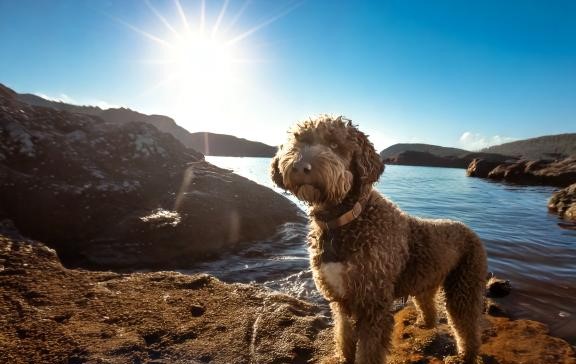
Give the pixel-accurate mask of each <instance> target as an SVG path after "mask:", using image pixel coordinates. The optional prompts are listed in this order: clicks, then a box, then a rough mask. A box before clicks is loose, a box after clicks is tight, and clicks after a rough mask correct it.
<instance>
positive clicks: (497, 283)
mask: <svg viewBox="0 0 576 364" xmlns="http://www.w3.org/2000/svg"><path fill="white" fill-rule="evenodd" d="M511 291H512V284H511V283H510V281H508V280H504V279H500V278H497V277H495V276H492V277H490V279H489V280H488V282H487V283H486V296H487V297H491V298H501V297H506V296H508V295H509V294H510V292H511Z"/></svg>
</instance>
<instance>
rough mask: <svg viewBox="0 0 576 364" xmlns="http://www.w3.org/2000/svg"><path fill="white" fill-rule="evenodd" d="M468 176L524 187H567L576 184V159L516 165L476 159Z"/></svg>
mask: <svg viewBox="0 0 576 364" xmlns="http://www.w3.org/2000/svg"><path fill="white" fill-rule="evenodd" d="M466 175H467V176H469V177H479V178H488V179H491V180H494V181H502V182H509V183H516V184H523V185H546V186H556V187H566V186H569V185H571V184H573V183H576V157H570V158H565V159H561V160H556V161H546V160H520V161H517V162H514V163H499V162H495V161H491V160H486V159H481V158H475V159H474V160H472V162H471V163H470V164H469V165H468V168H467V170H466Z"/></svg>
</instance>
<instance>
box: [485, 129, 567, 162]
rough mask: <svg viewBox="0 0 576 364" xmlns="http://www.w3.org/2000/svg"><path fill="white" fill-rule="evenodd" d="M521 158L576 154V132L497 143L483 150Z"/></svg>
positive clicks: (532, 158) (564, 156)
mask: <svg viewBox="0 0 576 364" xmlns="http://www.w3.org/2000/svg"><path fill="white" fill-rule="evenodd" d="M482 152H487V153H499V154H506V155H511V156H515V157H518V158H521V159H529V160H535V159H563V158H566V157H570V156H576V133H570V134H557V135H546V136H541V137H538V138H530V139H524V140H518V141H515V142H510V143H505V144H501V145H495V146H492V147H488V148H485V149H483V150H482Z"/></svg>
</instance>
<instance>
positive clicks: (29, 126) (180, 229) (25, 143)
mask: <svg viewBox="0 0 576 364" xmlns="http://www.w3.org/2000/svg"><path fill="white" fill-rule="evenodd" d="M1 90H2V92H1V94H0V216H2V217H5V218H6V217H8V218H10V219H12V220H13V221H14V222H15V224H16V226H17V227H18V228H19V229H20V230H21V231H22V232H23V233H25V234H26V235H27V236H31V237H33V238H35V239H39V240H42V241H45V242H46V243H48V244H49V245H50V246H51V247H54V248H55V249H56V250H57V251H58V253H59V254H60V256H61V257H62V258H63V261H64V262H65V263H66V264H68V265H82V266H85V267H101V268H145V267H147V268H150V267H163V268H170V267H182V266H186V264H188V263H189V262H190V261H193V260H195V259H199V258H202V257H205V256H206V255H212V254H216V253H218V252H221V251H222V250H229V249H232V248H233V247H235V246H236V245H238V244H240V243H242V242H248V241H254V240H263V239H266V238H269V237H271V236H272V235H274V234H275V232H276V230H277V228H278V226H279V225H280V224H282V223H285V222H288V221H296V222H298V221H300V222H303V221H304V219H303V218H302V217H301V216H300V210H299V209H298V208H297V207H296V206H295V205H293V204H292V203H291V202H289V201H288V200H287V199H285V198H284V197H282V196H280V195H279V194H277V193H275V192H274V191H272V190H271V189H269V188H266V187H263V186H260V185H258V184H256V183H254V182H252V181H249V180H247V179H245V178H243V177H240V176H237V175H235V174H233V173H231V172H230V171H227V170H223V169H220V168H217V167H215V166H213V165H211V164H209V163H207V162H205V161H204V160H203V156H202V155H201V154H200V153H198V152H196V151H194V150H192V149H190V148H186V147H185V146H183V145H182V144H181V143H180V142H179V141H178V140H176V139H175V138H174V137H173V136H172V135H170V134H166V133H161V132H159V131H158V130H157V129H156V128H155V127H153V126H151V125H149V124H146V123H140V122H128V123H109V122H105V121H104V120H102V119H100V118H98V117H95V116H88V115H84V114H78V113H70V112H67V111H59V110H56V109H53V108H44V107H31V106H29V105H27V104H24V103H21V102H19V101H18V100H17V99H16V98H15V97H14V96H15V93H14V92H12V91H11V90H9V89H6V88H2V89H1ZM263 201H266V203H262V202H263Z"/></svg>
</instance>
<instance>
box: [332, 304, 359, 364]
mask: <svg viewBox="0 0 576 364" xmlns="http://www.w3.org/2000/svg"><path fill="white" fill-rule="evenodd" d="M330 309H331V310H332V318H333V319H334V341H335V344H336V353H337V355H338V359H340V361H341V362H343V363H350V364H352V363H354V356H355V355H356V341H357V335H356V328H355V326H354V322H353V321H352V318H351V317H350V316H349V315H348V314H347V312H346V310H345V309H344V307H342V304H341V303H339V302H331V303H330Z"/></svg>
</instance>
